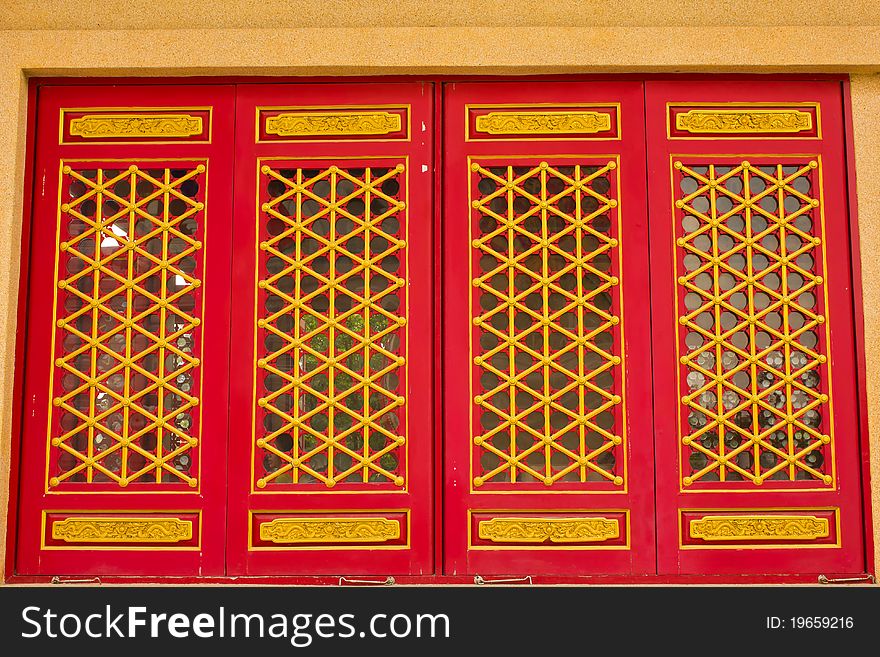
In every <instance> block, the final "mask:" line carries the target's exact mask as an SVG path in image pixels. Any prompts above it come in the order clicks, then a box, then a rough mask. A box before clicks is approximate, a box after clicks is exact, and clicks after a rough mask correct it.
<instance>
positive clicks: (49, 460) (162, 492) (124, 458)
mask: <svg viewBox="0 0 880 657" xmlns="http://www.w3.org/2000/svg"><path fill="white" fill-rule="evenodd" d="M233 109H234V108H233V88H232V87H229V86H203V87H192V86H162V85H151V86H124V85H123V86H69V87H43V88H41V90H40V97H39V110H38V115H37V126H38V134H37V140H36V144H37V153H38V155H37V158H36V165H35V166H36V171H35V173H36V175H35V177H34V180H35V183H36V184H35V198H34V213H33V227H32V231H31V235H32V240H31V252H30V258H29V259H30V280H29V287H28V298H29V299H30V303H29V307H28V316H27V322H28V332H27V344H26V353H25V362H24V364H23V365H21V366H22V367H24V369H25V372H26V374H25V383H24V386H25V397H24V422H23V426H22V463H23V464H24V467H23V468H22V469H21V498H20V499H21V506H20V513H19V526H18V536H17V541H18V550H17V561H16V571H17V572H18V573H19V574H28V575H36V574H50V575H109V574H114V575H118V574H126V575H135V574H141V575H145V574H150V575H191V574H194V573H201V574H205V575H208V574H222V573H223V568H224V566H223V558H224V553H223V546H224V542H225V528H226V523H225V512H224V511H225V493H224V489H225V482H226V463H225V444H226V414H225V409H226V408H227V393H226V378H227V373H226V354H227V350H228V313H229V295H228V290H229V259H230V244H231V242H230V224H231V221H230V219H231V217H230V211H231V208H232V198H231V186H232V168H231V155H232V141H231V138H230V137H231V130H232V122H233ZM209 182H210V191H209ZM209 228H210V230H209ZM209 233H210V238H209Z"/></svg>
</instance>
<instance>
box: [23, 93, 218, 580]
mask: <svg viewBox="0 0 880 657" xmlns="http://www.w3.org/2000/svg"><path fill="white" fill-rule="evenodd" d="M157 89H158V90H159V91H161V92H162V93H163V98H164V100H163V102H164V103H174V104H177V105H179V106H180V107H186V108H191V107H204V106H206V105H213V111H212V113H211V115H210V116H208V115H207V113H206V114H205V116H204V117H202V119H201V120H202V127H203V135H202V139H201V140H200V141H198V142H196V143H188V142H184V143H182V144H181V143H178V144H171V143H169V141H168V140H167V139H164V138H163V139H144V140H140V143H125V142H129V140H128V139H116V142H117V143H114V140H113V139H99V140H98V141H100V142H101V143H85V142H77V143H72V142H71V143H59V142H64V141H65V140H64V139H60V138H59V116H62V117H63V113H62V110H63V109H64V108H76V107H78V106H80V104H81V103H82V98H83V92H84V91H85V92H86V93H87V95H88V98H89V102H90V104H92V105H93V106H95V107H100V108H102V110H101V111H103V112H105V113H114V112H115V113H118V114H123V115H124V114H126V113H127V112H130V111H131V110H130V109H129V108H132V107H135V108H137V107H143V106H151V105H155V104H156V102H155V92H156V91H157ZM232 102H233V89H232V87H230V86H220V85H215V86H211V87H201V88H196V89H192V88H184V87H174V86H171V87H167V88H163V87H158V88H157V87H148V88H144V87H129V88H126V89H125V90H124V92H120V91H119V90H117V89H113V88H112V87H106V86H100V87H88V88H82V87H77V88H74V89H71V88H63V87H55V88H48V89H44V90H42V92H41V94H40V106H39V108H38V110H37V115H36V122H37V126H38V134H37V137H36V148H35V150H36V151H37V152H38V155H37V156H36V159H35V165H34V166H35V178H36V179H37V180H39V181H40V187H39V193H36V194H35V198H34V205H33V217H34V219H33V231H34V232H33V233H32V234H37V233H38V232H39V234H40V235H41V239H39V240H36V239H34V240H32V241H31V244H30V249H31V258H30V262H33V261H37V260H39V261H43V262H46V263H49V262H53V263H54V262H55V258H56V246H57V245H56V237H55V236H56V232H57V229H56V222H58V221H61V220H62V214H63V213H62V212H59V207H58V204H59V199H60V198H63V197H62V195H61V192H60V190H59V180H61V179H62V178H61V176H63V175H66V174H64V172H63V171H61V172H60V167H61V163H62V162H65V163H69V164H72V165H73V168H74V169H76V168H77V167H78V166H80V165H82V166H96V167H100V166H102V165H104V163H107V164H109V163H113V164H110V167H116V168H118V167H119V166H124V167H125V168H127V167H128V166H129V165H138V164H140V165H141V166H142V167H143V166H144V164H145V163H150V164H148V165H147V166H160V167H171V166H174V164H173V163H176V162H181V161H182V162H185V163H186V164H187V165H192V166H193V167H195V166H197V165H198V164H202V165H203V166H204V167H205V171H204V172H203V174H202V180H203V181H206V180H207V177H208V176H210V180H211V191H210V203H211V209H210V219H207V218H206V217H208V212H207V210H203V211H202V214H201V215H200V216H201V217H202V220H203V223H204V224H205V225H207V224H210V225H211V226H217V228H216V229H214V232H212V233H211V240H210V247H208V246H207V240H206V244H205V245H203V246H204V247H205V250H206V252H207V253H209V254H210V256H209V257H208V258H207V259H206V260H205V262H204V268H203V269H201V270H198V271H200V272H201V274H200V280H203V281H204V283H205V284H204V286H203V287H201V288H199V296H200V297H201V298H202V300H203V302H204V315H203V316H202V318H203V319H204V320H205V326H204V339H205V340H206V344H207V345H208V351H211V352H212V353H213V354H217V355H219V357H209V358H206V359H204V362H203V363H202V364H201V367H202V368H203V371H204V375H205V378H206V380H208V381H211V380H217V381H224V380H225V379H226V377H227V374H226V361H225V359H224V358H223V357H222V354H224V353H225V352H226V351H227V350H228V344H229V341H228V340H229V338H228V322H227V321H226V319H225V318H226V317H228V312H229V310H228V309H229V295H228V294H227V293H226V291H227V290H228V287H229V284H228V280H229V279H228V274H229V269H228V262H229V252H230V246H231V242H230V239H229V237H230V236H229V233H228V232H226V231H224V230H223V227H224V225H228V224H229V222H230V218H231V217H230V211H231V208H232V204H231V201H232V198H231V185H232V182H231V155H232V142H231V140H230V139H229V135H230V134H231V129H232V122H233V118H234V115H233V106H232ZM62 121H64V119H63V118H62ZM62 127H63V126H62ZM212 131H213V138H212ZM135 141H138V139H137V138H136V139H135ZM172 141H173V140H172ZM118 142H122V143H124V145H123V144H121V143H118ZM120 161H122V162H123V164H120ZM80 168H81V166H80ZM59 172H60V174H59ZM200 193H201V195H202V196H201V197H200V198H202V199H203V200H204V203H205V208H207V195H206V191H205V190H204V189H203V190H202V191H201V192H200ZM200 230H203V231H204V230H206V229H205V228H204V226H203V227H202V228H201V229H200ZM200 234H201V233H200ZM59 239H63V238H59ZM102 239H103V238H102ZM203 239H205V238H204V237H203ZM55 276H56V274H55V271H54V268H53V267H49V266H47V267H42V268H30V270H29V276H28V298H32V299H33V298H41V299H44V300H46V301H45V302H44V303H40V304H30V305H29V307H28V309H27V324H26V325H27V328H28V330H27V342H26V348H25V353H24V357H23V360H22V362H23V363H24V364H25V366H24V367H22V368H20V369H21V370H22V373H23V374H24V383H23V390H24V402H23V403H24V409H23V411H24V416H25V417H26V418H27V421H25V422H24V423H23V425H22V428H21V436H22V453H21V460H22V462H25V463H32V464H35V465H36V466H37V467H26V468H22V469H21V470H20V478H21V490H22V494H21V496H20V498H19V502H20V508H19V515H18V520H19V522H18V525H17V537H16V538H17V543H16V546H17V549H16V555H17V556H16V561H15V569H16V571H17V572H29V573H34V574H40V573H46V574H52V575H59V574H69V575H88V574H95V573H102V574H108V573H114V574H119V575H128V574H165V575H183V574H186V573H192V572H203V573H206V574H210V573H214V574H222V573H223V572H224V549H223V544H224V543H225V531H226V527H225V522H224V518H225V513H224V506H225V504H224V499H223V497H224V496H223V490H224V486H225V479H226V462H225V458H224V448H225V444H226V423H225V421H224V420H223V418H222V416H219V415H216V414H210V413H209V414H205V415H204V416H203V417H202V422H201V430H200V438H201V437H204V440H203V441H200V442H201V443H202V444H201V445H200V447H199V449H200V455H199V459H200V463H199V465H198V467H200V468H201V470H200V475H199V479H200V482H199V485H198V487H197V488H195V489H191V488H190V487H188V486H186V485H183V486H180V485H178V484H173V483H172V484H170V486H169V485H166V484H164V483H163V484H146V485H144V484H138V483H132V484H131V488H130V489H127V490H128V491H131V494H122V495H121V494H120V491H126V489H124V488H120V487H119V486H117V485H115V484H112V483H103V484H99V483H95V484H86V483H72V484H69V485H62V486H59V487H58V491H60V492H55V490H52V489H53V488H54V487H53V486H49V485H47V468H46V466H44V465H43V464H46V463H47V456H46V445H47V437H46V427H47V422H48V416H47V412H48V408H47V404H48V401H47V394H48V393H47V391H48V388H49V374H50V369H51V368H52V364H51V361H50V357H53V358H54V356H53V355H51V354H50V356H47V353H48V352H49V349H48V345H49V344H51V343H52V338H51V334H52V333H53V331H54V330H55V329H54V327H53V325H52V316H53V312H54V311H53V303H52V301H51V300H53V299H54V298H55V290H56V284H55ZM59 280H60V279H59ZM59 344H60V343H59ZM53 394H54V393H53ZM199 394H200V395H201V397H202V398H201V402H202V403H203V405H204V406H207V407H208V408H213V407H220V408H222V407H224V406H225V405H226V399H227V393H226V389H225V386H210V385H207V386H204V387H203V388H202V390H201V391H200V393H199ZM142 486H143V488H141V487H142ZM138 488H140V490H138ZM126 492H127V491H126ZM44 514H45V519H44ZM77 516H80V517H82V516H84V517H99V518H102V519H103V518H110V519H124V518H135V519H136V518H144V519H148V520H152V519H159V518H167V517H174V518H178V519H179V520H180V521H181V522H185V523H188V524H189V526H190V528H191V537H190V538H188V539H180V540H175V541H166V542H162V541H159V542H158V543H156V542H154V541H155V539H153V540H152V541H151V542H150V543H149V544H144V543H140V542H138V541H134V542H132V541H124V540H123V541H120V540H110V539H109V537H106V536H105V537H98V538H96V539H95V540H86V539H79V540H75V541H57V540H53V539H52V537H51V535H50V534H51V531H50V528H51V527H52V526H53V525H52V522H53V520H58V521H61V520H63V519H64V518H67V517H71V518H76V517H77ZM43 544H45V546H46V548H45V549H44V548H42V547H41V545H43ZM145 548H148V549H145Z"/></svg>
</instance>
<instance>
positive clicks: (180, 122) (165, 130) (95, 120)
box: [70, 114, 203, 139]
mask: <svg viewBox="0 0 880 657" xmlns="http://www.w3.org/2000/svg"><path fill="white" fill-rule="evenodd" d="M202 129H203V128H202V117H200V116H192V115H190V114H87V115H86V116H82V117H80V118H78V119H72V120H71V121H70V134H71V135H77V136H79V137H85V138H87V139H90V138H98V137H100V138H108V137H109V138H115V137H192V136H195V135H200V134H202Z"/></svg>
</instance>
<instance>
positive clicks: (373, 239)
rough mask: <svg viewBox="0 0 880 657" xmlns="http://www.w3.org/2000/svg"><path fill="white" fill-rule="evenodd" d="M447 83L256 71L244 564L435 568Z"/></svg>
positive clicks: (241, 205)
mask: <svg viewBox="0 0 880 657" xmlns="http://www.w3.org/2000/svg"><path fill="white" fill-rule="evenodd" d="M432 98H433V91H432V86H431V85H429V84H369V85H367V84H334V85H318V84H314V85H243V86H241V87H239V90H238V101H237V102H238V105H237V116H238V117H239V118H238V126H237V134H236V141H237V146H236V150H237V159H236V224H235V259H234V280H233V290H234V295H235V305H234V314H233V325H232V332H233V345H234V348H233V350H232V357H231V358H232V361H231V362H232V372H233V376H232V391H231V429H232V431H231V440H230V446H229V455H230V456H229V460H230V463H234V464H237V467H235V468H233V469H231V471H230V480H229V482H230V483H229V517H228V520H229V571H230V574H248V575H254V574H325V575H326V574H337V575H347V574H359V575H365V574H377V575H399V574H425V573H431V572H432V568H433V566H432V561H433V556H432V542H431V541H432V538H431V527H432V514H431V510H432V499H431V481H432V476H431V473H432V468H433V462H432V423H431V404H432V395H431V386H432V376H433V375H432V362H433V354H432V338H431V336H432V326H431V308H432V303H433V302H432V297H431V294H432V292H431V290H432V287H431V275H432V274H431V272H432V269H431V266H432V265H431V261H432V260H431V259H432V251H431V248H432V247H431V241H432V219H431V217H432V214H431V202H432V201H431V199H432V195H431V189H432V181H433V164H432V154H433V151H432V148H433V139H432V132H431V127H432V125H433V123H432V122H433V117H432Z"/></svg>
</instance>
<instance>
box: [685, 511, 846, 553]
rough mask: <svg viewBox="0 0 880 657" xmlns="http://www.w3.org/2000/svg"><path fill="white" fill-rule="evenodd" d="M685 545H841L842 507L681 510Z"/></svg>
mask: <svg viewBox="0 0 880 657" xmlns="http://www.w3.org/2000/svg"><path fill="white" fill-rule="evenodd" d="M680 513H681V515H680V522H679V526H680V540H681V547H682V548H685V549H686V548H691V549H712V548H716V549H717V548H722V549H724V548H727V549H743V548H748V547H749V546H753V547H754V548H773V547H782V548H784V547H792V546H798V547H839V546H840V509H838V508H824V509H726V510H712V509H702V510H698V509H688V510H681V512H680Z"/></svg>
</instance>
